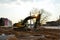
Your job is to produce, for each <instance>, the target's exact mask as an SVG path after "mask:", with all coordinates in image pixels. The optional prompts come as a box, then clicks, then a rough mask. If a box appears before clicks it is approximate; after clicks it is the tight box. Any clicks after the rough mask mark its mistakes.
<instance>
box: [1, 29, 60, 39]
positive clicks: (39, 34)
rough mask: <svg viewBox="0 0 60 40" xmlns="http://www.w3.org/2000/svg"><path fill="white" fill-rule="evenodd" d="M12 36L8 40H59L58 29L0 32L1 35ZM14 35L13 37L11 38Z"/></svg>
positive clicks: (59, 30)
mask: <svg viewBox="0 0 60 40" xmlns="http://www.w3.org/2000/svg"><path fill="white" fill-rule="evenodd" d="M3 33H4V34H6V35H12V37H8V38H7V39H8V40H60V29H45V28H40V29H38V30H36V31H34V30H31V31H15V30H13V29H9V30H5V29H1V30H0V35H1V34H3ZM13 35H15V36H13Z"/></svg>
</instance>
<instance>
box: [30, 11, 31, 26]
mask: <svg viewBox="0 0 60 40" xmlns="http://www.w3.org/2000/svg"><path fill="white" fill-rule="evenodd" d="M30 16H31V12H30ZM30 27H31V19H30Z"/></svg>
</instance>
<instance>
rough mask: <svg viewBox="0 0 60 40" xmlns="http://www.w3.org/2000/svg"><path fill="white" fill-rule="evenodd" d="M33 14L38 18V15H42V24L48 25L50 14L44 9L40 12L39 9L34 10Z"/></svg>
mask: <svg viewBox="0 0 60 40" xmlns="http://www.w3.org/2000/svg"><path fill="white" fill-rule="evenodd" d="M31 14H32V15H35V16H37V15H38V14H41V16H40V23H41V24H44V23H46V22H47V21H48V19H49V16H50V13H49V12H47V11H45V10H44V9H40V10H39V9H33V10H32V11H31Z"/></svg>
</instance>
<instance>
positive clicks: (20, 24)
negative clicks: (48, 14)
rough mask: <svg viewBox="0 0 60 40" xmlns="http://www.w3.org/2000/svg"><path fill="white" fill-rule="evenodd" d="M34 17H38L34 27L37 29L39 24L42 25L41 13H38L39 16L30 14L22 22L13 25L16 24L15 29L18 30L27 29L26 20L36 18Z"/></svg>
mask: <svg viewBox="0 0 60 40" xmlns="http://www.w3.org/2000/svg"><path fill="white" fill-rule="evenodd" d="M34 18H35V19H36V22H35V23H34V29H36V28H37V26H38V25H39V26H40V19H41V14H38V15H37V16H28V17H26V18H25V19H24V20H23V21H22V22H21V23H16V24H14V25H13V26H15V27H14V28H13V29H14V30H18V31H20V30H22V31H23V30H27V26H26V25H27V24H26V22H27V21H28V20H30V19H34Z"/></svg>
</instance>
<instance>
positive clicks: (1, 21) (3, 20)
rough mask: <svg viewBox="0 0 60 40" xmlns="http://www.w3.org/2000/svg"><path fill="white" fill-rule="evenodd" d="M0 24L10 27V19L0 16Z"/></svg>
mask: <svg viewBox="0 0 60 40" xmlns="http://www.w3.org/2000/svg"><path fill="white" fill-rule="evenodd" d="M0 26H4V27H11V26H12V21H10V20H9V19H7V18H0Z"/></svg>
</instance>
